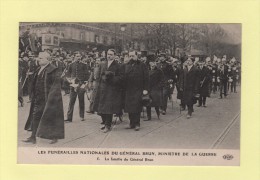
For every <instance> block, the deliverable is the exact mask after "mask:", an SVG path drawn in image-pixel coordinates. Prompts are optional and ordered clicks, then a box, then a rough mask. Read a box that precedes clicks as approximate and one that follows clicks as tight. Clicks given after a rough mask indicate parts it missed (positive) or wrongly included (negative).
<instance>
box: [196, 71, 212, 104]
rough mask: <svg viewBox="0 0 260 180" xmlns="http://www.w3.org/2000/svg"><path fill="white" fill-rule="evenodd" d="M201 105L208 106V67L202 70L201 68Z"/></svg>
mask: <svg viewBox="0 0 260 180" xmlns="http://www.w3.org/2000/svg"><path fill="white" fill-rule="evenodd" d="M199 81H200V86H199V94H200V97H199V105H200V106H201V105H202V104H203V105H206V99H207V97H208V96H209V81H210V71H209V69H208V68H207V67H205V66H203V67H202V69H201V68H200V67H199Z"/></svg>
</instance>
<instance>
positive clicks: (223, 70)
mask: <svg viewBox="0 0 260 180" xmlns="http://www.w3.org/2000/svg"><path fill="white" fill-rule="evenodd" d="M217 74H218V79H219V96H220V97H219V99H222V97H223V94H224V97H227V84H228V75H229V72H228V66H227V65H226V60H225V59H222V63H221V64H220V65H219V68H218V72H217Z"/></svg>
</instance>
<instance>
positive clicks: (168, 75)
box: [159, 62, 174, 111]
mask: <svg viewBox="0 0 260 180" xmlns="http://www.w3.org/2000/svg"><path fill="white" fill-rule="evenodd" d="M159 68H160V69H161V70H162V72H163V77H164V78H163V94H162V95H163V99H162V106H161V109H162V110H163V111H166V109H167V101H168V98H169V96H170V94H171V88H170V83H169V82H168V80H170V79H172V78H173V76H174V71H173V68H172V66H171V65H169V64H168V63H166V62H162V63H160V64H159Z"/></svg>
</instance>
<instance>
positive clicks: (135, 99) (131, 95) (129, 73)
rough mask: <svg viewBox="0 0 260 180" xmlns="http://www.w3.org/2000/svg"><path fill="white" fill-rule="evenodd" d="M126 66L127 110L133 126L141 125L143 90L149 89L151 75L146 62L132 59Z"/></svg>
mask: <svg viewBox="0 0 260 180" xmlns="http://www.w3.org/2000/svg"><path fill="white" fill-rule="evenodd" d="M124 67H125V82H124V83H125V107H124V110H125V112H127V113H128V115H129V119H130V126H131V127H136V126H139V127H140V115H141V111H142V107H143V105H142V95H143V90H148V85H149V75H148V69H147V67H146V65H145V64H143V63H142V62H140V61H133V60H130V61H129V62H128V63H127V64H125V65H124Z"/></svg>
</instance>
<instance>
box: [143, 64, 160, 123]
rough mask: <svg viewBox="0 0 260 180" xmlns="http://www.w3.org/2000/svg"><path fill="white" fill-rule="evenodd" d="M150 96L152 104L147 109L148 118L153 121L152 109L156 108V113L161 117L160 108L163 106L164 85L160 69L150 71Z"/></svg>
mask: <svg viewBox="0 0 260 180" xmlns="http://www.w3.org/2000/svg"><path fill="white" fill-rule="evenodd" d="M149 80H150V83H149V94H150V96H151V99H152V103H151V104H150V105H149V106H147V107H146V110H147V117H148V119H151V107H155V110H156V113H157V115H158V116H159V114H160V111H159V107H160V106H161V105H162V92H163V91H162V89H163V87H162V85H163V72H162V70H160V69H159V68H157V67H156V68H155V69H153V70H150V71H149Z"/></svg>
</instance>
